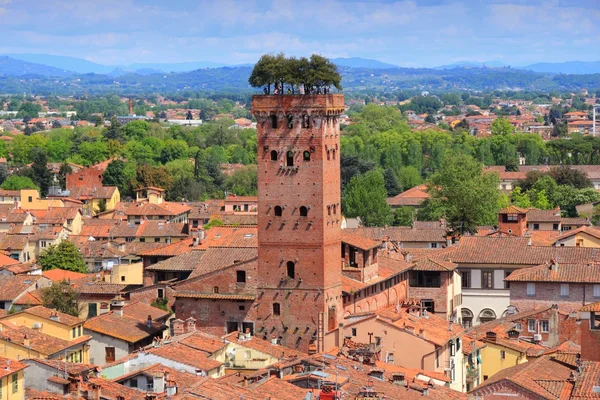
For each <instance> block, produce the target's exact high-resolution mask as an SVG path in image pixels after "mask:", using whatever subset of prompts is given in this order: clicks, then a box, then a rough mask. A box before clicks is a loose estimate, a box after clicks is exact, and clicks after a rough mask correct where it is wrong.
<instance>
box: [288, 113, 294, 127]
mask: <svg viewBox="0 0 600 400" xmlns="http://www.w3.org/2000/svg"><path fill="white" fill-rule="evenodd" d="M287 120H288V129H292V128H293V127H294V116H293V115H288V116H287Z"/></svg>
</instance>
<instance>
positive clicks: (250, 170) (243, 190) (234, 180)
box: [225, 165, 258, 196]
mask: <svg viewBox="0 0 600 400" xmlns="http://www.w3.org/2000/svg"><path fill="white" fill-rule="evenodd" d="M225 188H226V189H227V191H228V192H229V193H233V194H235V195H237V196H256V193H257V190H258V176H257V169H256V167H255V166H250V165H249V166H247V167H244V168H241V169H239V170H237V171H235V172H234V173H233V174H232V175H231V176H229V177H227V178H226V179H225Z"/></svg>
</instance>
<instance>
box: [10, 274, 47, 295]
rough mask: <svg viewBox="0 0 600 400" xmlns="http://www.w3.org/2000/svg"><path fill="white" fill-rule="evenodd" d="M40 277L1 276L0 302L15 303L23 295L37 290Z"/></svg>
mask: <svg viewBox="0 0 600 400" xmlns="http://www.w3.org/2000/svg"><path fill="white" fill-rule="evenodd" d="M41 278H42V277H41V276H39V275H37V276H36V275H0V287H1V288H2V290H0V301H13V300H14V299H15V298H16V297H17V296H19V295H20V294H21V293H23V292H25V291H27V290H28V289H30V288H32V287H33V288H35V287H36V285H37V281H38V280H40V279H41Z"/></svg>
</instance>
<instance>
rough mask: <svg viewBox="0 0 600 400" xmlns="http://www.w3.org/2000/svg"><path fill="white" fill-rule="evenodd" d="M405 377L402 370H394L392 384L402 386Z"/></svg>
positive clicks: (404, 382)
mask: <svg viewBox="0 0 600 400" xmlns="http://www.w3.org/2000/svg"><path fill="white" fill-rule="evenodd" d="M405 379H406V377H405V375H404V373H403V372H395V373H393V374H392V383H393V384H394V385H399V386H404V385H405V384H406V380H405Z"/></svg>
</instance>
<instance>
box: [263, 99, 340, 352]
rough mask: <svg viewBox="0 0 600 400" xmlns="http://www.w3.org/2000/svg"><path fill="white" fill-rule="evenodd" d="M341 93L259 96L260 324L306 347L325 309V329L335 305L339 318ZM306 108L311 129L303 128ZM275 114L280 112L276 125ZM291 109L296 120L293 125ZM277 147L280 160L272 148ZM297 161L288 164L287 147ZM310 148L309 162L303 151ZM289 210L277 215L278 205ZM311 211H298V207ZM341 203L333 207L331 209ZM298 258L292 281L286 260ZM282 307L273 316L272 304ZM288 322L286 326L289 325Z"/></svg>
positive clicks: (289, 342)
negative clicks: (273, 123)
mask: <svg viewBox="0 0 600 400" xmlns="http://www.w3.org/2000/svg"><path fill="white" fill-rule="evenodd" d="M343 102H344V97H343V95H314V96H254V97H253V99H252V112H253V114H254V116H255V117H256V119H257V121H258V124H257V130H258V230H259V234H258V241H259V251H258V260H259V262H258V269H259V276H260V283H259V293H260V294H259V298H258V307H257V313H258V318H257V323H258V325H259V326H260V327H261V328H263V331H266V332H268V333H269V334H270V335H272V337H281V338H282V344H284V345H287V346H292V347H299V348H302V349H308V345H309V341H310V338H307V335H308V334H309V333H312V332H316V330H317V324H318V318H319V313H321V312H322V313H324V315H325V317H324V321H325V327H326V329H325V331H327V326H328V325H329V324H328V321H329V316H328V312H329V309H330V307H334V308H331V309H332V310H335V315H334V316H332V318H333V321H334V322H335V323H334V324H333V325H336V326H337V323H339V322H341V318H342V314H343V307H342V296H341V260H340V248H341V241H340V224H341V217H342V214H341V198H340V144H339V143H340V128H339V122H338V119H337V118H338V116H339V115H341V114H342V113H343V112H344V109H343ZM304 114H307V115H308V116H309V120H310V127H309V128H305V127H303V123H302V122H303V115H304ZM271 115H275V116H276V118H277V125H278V127H277V129H273V128H272V123H271V118H270V116H271ZM288 115H292V116H293V118H294V121H293V128H291V129H290V128H288V118H287V116H288ZM272 151H277V152H278V157H277V161H272V160H271V152H272ZM288 151H292V152H293V154H294V155H293V159H294V160H293V161H294V167H293V168H288V167H286V163H287V162H286V157H287V152H288ZM305 151H308V152H309V153H310V161H304V160H303V153H304V152H305ZM276 206H279V207H282V208H283V213H282V216H275V212H274V211H275V210H274V208H275V207H276ZM302 206H304V207H308V208H309V211H308V216H306V217H301V216H300V211H299V209H300V207H302ZM334 208H335V212H334V211H333V210H334ZM288 261H293V262H295V263H296V267H295V270H296V277H295V279H287V277H286V263H287V262H288ZM275 302H277V303H279V304H280V305H281V315H280V316H274V315H273V313H272V311H273V303H275ZM286 327H287V329H286Z"/></svg>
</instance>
